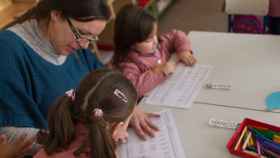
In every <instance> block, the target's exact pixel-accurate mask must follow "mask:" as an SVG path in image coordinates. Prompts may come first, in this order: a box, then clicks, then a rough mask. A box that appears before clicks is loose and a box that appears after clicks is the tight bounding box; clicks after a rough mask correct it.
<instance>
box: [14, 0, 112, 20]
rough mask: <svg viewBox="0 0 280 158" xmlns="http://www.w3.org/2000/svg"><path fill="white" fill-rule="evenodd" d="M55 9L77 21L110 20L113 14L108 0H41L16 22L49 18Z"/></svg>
mask: <svg viewBox="0 0 280 158" xmlns="http://www.w3.org/2000/svg"><path fill="white" fill-rule="evenodd" d="M53 10H56V11H60V12H61V13H62V15H63V16H64V17H69V18H73V19H75V20H77V21H91V20H109V19H110V16H111V11H110V8H109V6H108V4H107V1H106V0H40V1H39V2H38V4H37V6H35V7H34V8H33V9H31V10H29V11H28V12H27V13H25V14H24V15H23V16H21V17H20V18H19V19H17V20H16V21H15V23H21V22H23V21H25V20H28V19H32V18H35V19H37V20H40V19H49V17H50V13H51V11H53Z"/></svg>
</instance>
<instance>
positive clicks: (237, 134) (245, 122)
mask: <svg viewBox="0 0 280 158" xmlns="http://www.w3.org/2000/svg"><path fill="white" fill-rule="evenodd" d="M246 126H253V127H258V128H267V129H269V130H272V131H275V132H280V127H277V126H274V125H271V124H267V123H264V122H260V121H256V120H252V119H249V118H245V119H244V120H243V121H242V122H241V123H240V125H239V127H238V128H237V129H236V131H235V132H234V134H233V135H232V137H231V138H230V140H229V141H228V143H227V149H228V150H229V152H230V153H231V154H233V155H236V156H239V157H242V158H259V157H258V156H252V155H251V154H248V153H246V152H244V151H243V150H242V148H241V145H239V146H238V147H237V149H236V150H235V146H236V143H237V142H238V140H239V137H240V136H241V133H242V131H243V129H244V128H245V127H246Z"/></svg>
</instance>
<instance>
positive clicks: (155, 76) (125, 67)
mask: <svg viewBox="0 0 280 158" xmlns="http://www.w3.org/2000/svg"><path fill="white" fill-rule="evenodd" d="M121 69H122V72H123V74H124V76H125V77H126V78H128V79H129V80H130V81H131V82H132V83H133V85H134V86H135V88H136V90H137V93H138V96H139V97H142V96H144V95H145V94H146V93H148V92H149V91H151V90H152V89H154V88H155V87H156V86H157V85H159V84H160V83H161V82H162V81H164V80H165V79H166V76H165V75H164V74H163V73H160V72H154V71H152V70H147V71H145V72H141V70H140V69H139V68H138V67H137V65H136V64H134V63H124V64H122V66H121Z"/></svg>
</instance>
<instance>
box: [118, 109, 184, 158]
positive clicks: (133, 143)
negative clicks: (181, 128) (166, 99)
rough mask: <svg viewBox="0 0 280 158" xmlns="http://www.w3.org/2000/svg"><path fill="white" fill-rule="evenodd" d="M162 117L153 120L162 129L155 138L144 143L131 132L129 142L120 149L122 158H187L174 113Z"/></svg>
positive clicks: (164, 112)
mask: <svg viewBox="0 0 280 158" xmlns="http://www.w3.org/2000/svg"><path fill="white" fill-rule="evenodd" d="M160 115H161V116H160V117H159V118H154V119H153V120H152V121H153V122H154V123H155V124H156V125H157V126H158V127H159V128H160V132H158V133H157V134H156V136H155V137H154V138H149V139H147V140H146V141H143V140H141V139H140V138H139V137H138V136H137V135H136V134H135V132H134V131H132V130H129V137H128V142H127V143H126V144H122V145H121V146H120V147H119V148H118V154H119V157H120V158H186V156H185V152H184V149H183V147H182V144H181V142H180V138H179V135H178V131H177V127H176V122H175V120H174V117H173V114H172V112H171V111H170V110H165V111H162V112H161V113H160Z"/></svg>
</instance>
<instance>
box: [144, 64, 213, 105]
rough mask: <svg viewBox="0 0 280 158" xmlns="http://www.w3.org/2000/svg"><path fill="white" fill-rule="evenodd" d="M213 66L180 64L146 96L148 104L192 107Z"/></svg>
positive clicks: (145, 99) (145, 102) (145, 101)
mask: <svg viewBox="0 0 280 158" xmlns="http://www.w3.org/2000/svg"><path fill="white" fill-rule="evenodd" d="M211 70H212V66H209V65H199V64H196V65H194V66H193V67H189V66H188V67H187V66H185V65H183V64H179V65H178V66H177V68H176V71H175V72H174V74H172V75H171V76H170V78H168V79H167V80H166V81H164V82H163V83H162V84H160V85H158V86H157V87H156V88H155V89H154V90H152V91H151V92H150V93H149V94H148V96H146V97H144V98H143V100H142V103H144V104H148V105H158V106H168V107H177V108H190V106H191V105H192V102H193V100H194V98H195V97H196V96H197V94H198V92H199V90H200V89H201V87H202V85H203V83H204V81H205V80H206V79H207V77H208V75H209V73H210V72H211Z"/></svg>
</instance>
